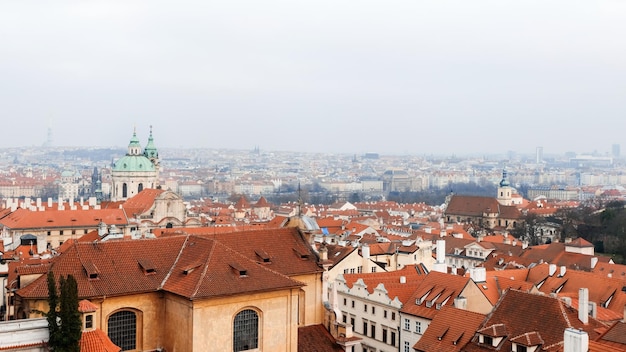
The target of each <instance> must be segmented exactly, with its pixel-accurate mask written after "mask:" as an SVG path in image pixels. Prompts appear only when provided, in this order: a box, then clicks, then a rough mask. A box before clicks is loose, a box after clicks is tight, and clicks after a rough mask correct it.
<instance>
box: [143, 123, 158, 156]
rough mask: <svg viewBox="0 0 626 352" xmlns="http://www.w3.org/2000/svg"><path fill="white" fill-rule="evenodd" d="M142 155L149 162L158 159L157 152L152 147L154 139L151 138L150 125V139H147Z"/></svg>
mask: <svg viewBox="0 0 626 352" xmlns="http://www.w3.org/2000/svg"><path fill="white" fill-rule="evenodd" d="M143 155H144V156H145V157H146V158H148V159H150V160H154V159H158V158H159V152H158V151H157V149H156V147H155V146H154V138H152V125H150V137H148V144H147V145H146V148H145V149H144V150H143Z"/></svg>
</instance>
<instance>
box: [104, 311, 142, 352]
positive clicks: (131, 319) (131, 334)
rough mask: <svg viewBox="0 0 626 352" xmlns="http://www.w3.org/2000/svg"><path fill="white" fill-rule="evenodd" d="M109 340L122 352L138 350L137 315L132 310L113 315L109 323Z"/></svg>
mask: <svg viewBox="0 0 626 352" xmlns="http://www.w3.org/2000/svg"><path fill="white" fill-rule="evenodd" d="M108 331H109V338H110V339H111V341H112V342H113V343H114V344H116V345H117V346H119V347H120V348H121V349H122V351H128V350H134V349H136V348H137V315H136V314H135V312H133V311H130V310H122V311H119V312H117V313H114V314H112V315H111V316H110V317H109V321H108Z"/></svg>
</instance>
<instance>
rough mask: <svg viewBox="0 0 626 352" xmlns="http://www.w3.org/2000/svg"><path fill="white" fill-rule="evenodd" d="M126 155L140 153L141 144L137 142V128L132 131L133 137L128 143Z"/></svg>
mask: <svg viewBox="0 0 626 352" xmlns="http://www.w3.org/2000/svg"><path fill="white" fill-rule="evenodd" d="M126 155H141V144H139V138H137V130H136V129H135V130H134V131H133V137H132V138H131V139H130V143H128V153H126Z"/></svg>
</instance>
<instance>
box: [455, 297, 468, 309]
mask: <svg viewBox="0 0 626 352" xmlns="http://www.w3.org/2000/svg"><path fill="white" fill-rule="evenodd" d="M454 308H458V309H467V298H465V297H463V296H458V297H456V298H455V299H454Z"/></svg>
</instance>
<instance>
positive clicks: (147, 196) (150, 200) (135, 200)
mask: <svg viewBox="0 0 626 352" xmlns="http://www.w3.org/2000/svg"><path fill="white" fill-rule="evenodd" d="M163 192H165V190H163V189H151V188H146V189H144V190H142V191H141V192H139V193H138V194H137V195H135V196H134V197H132V198H129V199H128V200H126V201H125V202H124V203H123V205H122V207H123V208H124V210H125V211H126V214H128V215H129V216H136V215H139V214H143V213H145V212H146V211H148V210H150V208H152V206H153V205H154V201H155V199H156V198H157V197H158V196H159V195H161V194H162V193H163Z"/></svg>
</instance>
